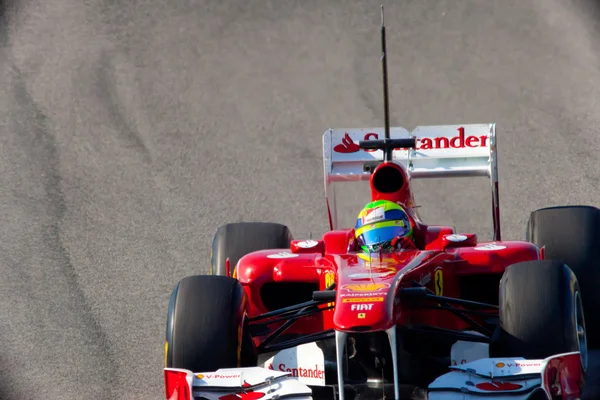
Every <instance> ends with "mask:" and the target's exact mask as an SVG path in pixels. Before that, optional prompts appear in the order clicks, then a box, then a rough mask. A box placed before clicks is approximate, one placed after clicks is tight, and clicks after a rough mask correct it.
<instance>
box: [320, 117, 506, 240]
mask: <svg viewBox="0 0 600 400" xmlns="http://www.w3.org/2000/svg"><path fill="white" fill-rule="evenodd" d="M383 138H384V128H371V129H329V130H327V131H326V132H325V133H324V134H323V166H324V169H325V196H326V198H327V207H328V211H329V224H330V228H331V229H332V230H333V229H337V228H338V227H337V211H336V199H335V189H334V186H333V185H332V183H334V182H343V181H363V180H368V179H369V178H370V174H371V171H372V170H373V169H374V168H375V167H376V166H377V165H378V164H379V163H381V162H382V160H383V151H382V150H363V149H360V148H359V146H358V144H359V142H360V141H362V140H373V139H383ZM390 138H391V139H401V138H416V148H414V149H394V151H393V154H392V159H393V161H395V162H397V163H399V164H401V165H403V166H404V167H405V168H406V171H407V172H408V176H409V178H410V179H412V178H441V177H473V176H486V177H489V178H490V184H491V187H492V205H493V210H492V216H493V221H494V240H501V239H500V209H499V198H498V163H497V155H496V124H472V125H438V126H419V127H417V128H416V129H415V130H414V131H412V132H409V131H408V130H406V129H404V128H400V127H394V128H391V129H390Z"/></svg>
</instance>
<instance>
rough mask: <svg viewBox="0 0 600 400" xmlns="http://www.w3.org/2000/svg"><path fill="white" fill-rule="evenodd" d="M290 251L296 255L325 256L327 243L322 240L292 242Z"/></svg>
mask: <svg viewBox="0 0 600 400" xmlns="http://www.w3.org/2000/svg"><path fill="white" fill-rule="evenodd" d="M290 250H292V253H295V254H296V253H299V254H311V253H313V254H314V253H320V254H325V242H324V241H322V240H292V242H291V243H290Z"/></svg>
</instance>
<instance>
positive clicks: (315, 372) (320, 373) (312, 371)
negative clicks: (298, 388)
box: [267, 363, 325, 379]
mask: <svg viewBox="0 0 600 400" xmlns="http://www.w3.org/2000/svg"><path fill="white" fill-rule="evenodd" d="M267 368H269V369H271V370H275V369H276V370H278V371H281V372H291V373H292V376H293V377H296V378H317V379H323V378H325V369H323V368H322V367H320V366H319V365H317V364H315V366H314V368H302V367H293V368H290V367H288V366H286V365H285V364H283V363H280V364H277V365H276V366H275V367H274V366H273V364H269V365H268V366H267Z"/></svg>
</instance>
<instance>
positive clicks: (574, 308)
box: [490, 260, 588, 370]
mask: <svg viewBox="0 0 600 400" xmlns="http://www.w3.org/2000/svg"><path fill="white" fill-rule="evenodd" d="M499 297H500V303H499V305H500V310H499V314H500V315H499V317H500V318H499V325H498V328H497V329H496V332H495V334H494V337H493V339H492V343H491V345H490V355H491V356H492V357H524V358H526V359H543V358H546V357H549V356H551V355H555V354H560V353H568V352H573V351H580V352H581V358H582V363H583V367H584V370H586V369H587V358H588V352H587V340H586V339H587V338H586V330H585V319H584V312H583V307H582V301H581V300H582V296H581V291H580V289H579V284H578V282H577V278H576V277H575V274H574V273H573V271H571V269H570V268H569V267H567V266H566V265H565V264H563V263H562V262H560V261H548V260H535V261H525V262H521V263H517V264H513V265H511V266H509V267H508V268H507V269H506V271H505V272H504V275H503V276H502V279H501V280H500V293H499Z"/></svg>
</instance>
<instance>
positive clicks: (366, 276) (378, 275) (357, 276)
mask: <svg viewBox="0 0 600 400" xmlns="http://www.w3.org/2000/svg"><path fill="white" fill-rule="evenodd" d="M392 273H393V272H374V273H369V272H362V273H359V274H352V275H348V278H354V279H369V278H383V277H386V276H388V275H391V274H392Z"/></svg>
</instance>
